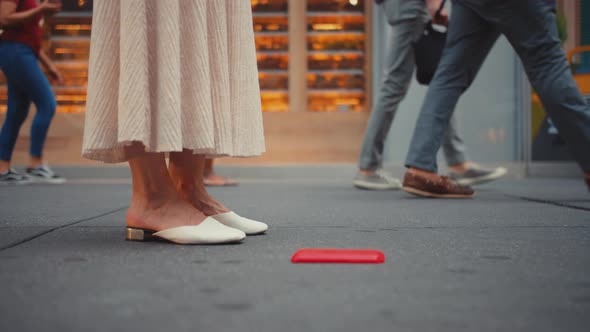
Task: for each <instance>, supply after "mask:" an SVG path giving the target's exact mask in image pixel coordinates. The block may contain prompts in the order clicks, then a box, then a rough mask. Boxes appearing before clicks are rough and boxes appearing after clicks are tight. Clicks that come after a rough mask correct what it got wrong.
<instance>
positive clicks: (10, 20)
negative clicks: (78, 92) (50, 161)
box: [0, 0, 65, 185]
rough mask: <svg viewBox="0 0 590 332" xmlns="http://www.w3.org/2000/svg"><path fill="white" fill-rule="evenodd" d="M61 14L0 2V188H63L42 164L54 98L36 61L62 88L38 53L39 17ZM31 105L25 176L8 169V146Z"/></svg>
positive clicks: (49, 7)
mask: <svg viewBox="0 0 590 332" xmlns="http://www.w3.org/2000/svg"><path fill="white" fill-rule="evenodd" d="M60 10H61V3H60V2H58V1H51V0H44V1H42V2H41V3H40V4H39V5H38V4H37V2H36V1H35V0H0V29H2V30H3V33H2V34H1V35H0V69H1V70H2V72H3V73H4V76H5V77H6V84H7V88H8V102H7V111H6V118H5V119H4V125H3V126H2V130H1V131H0V185H2V184H26V183H29V182H31V181H34V182H43V183H63V182H65V179H64V178H63V177H61V176H59V175H57V174H55V173H54V172H53V171H52V170H51V168H49V166H48V165H47V164H46V163H45V161H44V158H43V147H44V145H45V140H46V138H47V132H48V130H49V126H50V124H51V120H52V119H53V115H54V114H55V108H56V101H55V95H54V94H53V91H52V90H51V85H50V84H49V81H48V80H47V78H46V77H45V74H44V73H43V71H42V70H41V67H40V66H39V63H38V61H40V62H41V63H42V64H43V65H44V66H45V68H46V69H47V72H48V74H49V76H50V78H51V79H52V80H53V81H54V82H56V83H57V84H60V85H62V84H63V78H62V75H61V73H60V72H59V70H58V69H57V68H56V67H55V65H54V64H53V63H52V62H51V60H50V59H49V57H48V56H47V54H45V52H44V51H43V50H42V49H41V27H40V25H41V22H42V21H43V17H44V16H47V15H53V14H56V13H57V12H59V11H60ZM31 103H33V104H35V108H36V114H35V117H34V119H33V124H32V126H31V145H30V151H29V154H30V159H29V163H28V167H27V169H26V175H22V174H19V173H18V172H17V171H15V170H14V169H13V168H12V167H11V166H12V165H11V159H12V154H13V151H14V146H15V144H16V140H17V137H18V134H19V131H20V128H21V126H22V124H23V122H24V121H25V119H26V118H27V115H28V113H29V108H30V106H31Z"/></svg>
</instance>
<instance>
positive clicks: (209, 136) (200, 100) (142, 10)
mask: <svg viewBox="0 0 590 332" xmlns="http://www.w3.org/2000/svg"><path fill="white" fill-rule="evenodd" d="M263 151H264V136H263V130H262V112H261V106H260V91H259V86H258V73H257V66H256V49H255V46H254V31H253V24H252V9H251V5H250V1H249V0H216V1H208V0H166V1H161V0H125V1H119V0H100V1H95V2H94V9H93V25H92V37H91V45H90V67H89V82H88V104H87V115H86V127H85V130H84V147H83V155H84V156H85V157H86V158H90V159H94V160H99V161H103V162H107V163H117V162H129V166H130V168H131V174H132V189H133V194H132V198H131V204H130V207H129V209H128V211H127V216H126V221H127V239H128V240H140V241H141V240H150V239H153V238H160V239H164V240H168V241H170V242H174V243H179V244H206V243H228V242H237V241H241V240H243V239H244V237H245V236H246V234H248V235H249V234H258V233H263V232H265V231H266V229H267V225H266V224H264V223H261V222H257V221H254V220H250V219H246V218H243V217H240V216H239V215H237V214H236V213H234V212H232V211H230V210H229V209H228V208H226V207H225V206H224V205H223V204H222V203H220V202H219V201H217V200H215V199H214V198H213V197H211V196H210V195H209V194H208V193H207V190H206V189H205V187H204V184H203V169H204V165H205V158H207V157H210V158H211V157H216V156H240V157H247V156H255V155H259V154H260V153H262V152H263ZM166 154H169V157H170V160H169V166H167V165H166V161H165V155H166Z"/></svg>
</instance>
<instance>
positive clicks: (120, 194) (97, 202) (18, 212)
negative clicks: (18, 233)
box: [0, 185, 130, 227]
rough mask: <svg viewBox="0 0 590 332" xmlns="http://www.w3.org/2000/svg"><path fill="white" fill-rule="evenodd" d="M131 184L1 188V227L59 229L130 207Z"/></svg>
mask: <svg viewBox="0 0 590 332" xmlns="http://www.w3.org/2000/svg"><path fill="white" fill-rule="evenodd" d="M129 197H130V189H129V186H128V185H118V186H117V185H113V186H104V185H99V186H87V185H86V186H84V185H60V186H49V185H45V186H42V185H39V186H37V185H31V186H22V187H3V188H0V226H2V227H33V226H39V227H59V226H61V225H64V224H67V223H70V222H72V221H75V220H81V219H85V218H90V217H93V216H96V215H99V214H101V213H104V212H106V211H110V210H113V209H116V208H120V207H122V206H124V205H125V204H128V200H129Z"/></svg>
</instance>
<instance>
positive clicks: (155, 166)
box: [126, 153, 206, 231]
mask: <svg viewBox="0 0 590 332" xmlns="http://www.w3.org/2000/svg"><path fill="white" fill-rule="evenodd" d="M129 167H130V168H131V175H132V181H133V184H132V186H133V196H132V198H131V205H130V207H129V210H128V211H127V217H126V219H127V226H129V227H134V228H143V229H148V230H154V231H160V230H164V229H168V228H172V227H178V226H187V225H198V224H200V223H201V222H202V221H203V220H204V219H205V218H206V216H205V215H204V214H203V213H202V212H201V211H199V210H197V209H195V208H194V207H193V206H192V205H191V204H189V203H188V202H186V201H185V200H184V199H183V198H182V197H181V196H180V195H179V194H178V193H177V192H176V189H175V187H174V185H173V183H172V181H171V179H170V176H169V174H168V169H167V168H166V161H165V159H164V154H163V153H144V154H142V155H141V156H140V157H138V158H134V159H131V160H129Z"/></svg>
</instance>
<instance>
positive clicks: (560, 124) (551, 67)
mask: <svg viewBox="0 0 590 332" xmlns="http://www.w3.org/2000/svg"><path fill="white" fill-rule="evenodd" d="M553 9H554V7H553V6H552V5H551V4H548V3H547V2H546V1H534V0H518V1H514V0H493V1H492V0H455V1H454V3H453V17H452V22H451V25H450V27H449V32H448V35H447V42H446V46H445V50H444V52H443V56H442V59H441V61H440V64H439V67H438V69H437V71H436V74H435V76H434V78H433V80H432V82H431V84H430V87H429V89H428V93H427V94H426V98H425V99H424V103H423V105H422V110H421V112H420V115H419V117H418V122H417V123H416V129H415V131H414V136H413V138H412V143H411V145H410V150H409V152H408V156H407V158H406V166H408V167H415V168H419V169H423V170H427V171H433V172H436V171H437V165H436V153H437V151H438V149H439V147H440V144H441V140H442V139H443V136H444V134H445V129H446V127H447V123H448V121H449V119H450V118H451V117H452V115H453V111H454V109H455V105H456V104H457V101H458V100H459V97H460V96H461V94H462V93H463V92H464V91H465V90H466V89H467V88H468V87H469V85H470V84H471V82H472V81H473V79H474V78H475V75H476V74H477V72H478V70H479V68H480V67H481V64H482V63H483V61H484V60H485V58H486V56H487V55H488V53H489V51H490V49H491V48H492V46H493V45H494V43H495V42H496V40H497V39H498V37H499V36H500V34H503V35H504V36H506V38H507V39H508V41H509V42H510V44H511V45H512V47H513V48H514V50H515V51H516V53H518V56H519V57H520V59H521V60H522V62H523V64H524V67H525V70H526V73H527V76H528V78H529V80H530V81H531V84H532V85H533V87H534V89H535V90H536V91H537V93H538V95H539V97H540V99H541V102H542V103H543V106H544V108H545V110H546V111H547V112H548V114H549V116H550V117H551V119H552V120H553V122H554V124H555V126H556V127H557V129H558V130H559V133H560V134H561V135H562V137H563V139H564V140H565V141H566V143H567V144H568V145H569V147H570V148H571V151H572V153H573V155H574V157H575V158H576V160H577V161H578V163H579V164H580V166H581V167H582V169H583V170H584V172H590V107H589V106H588V105H587V104H586V103H585V101H584V99H583V97H582V95H581V93H580V90H579V89H578V87H577V85H576V83H575V81H574V79H573V77H572V74H571V71H570V69H569V67H568V64H567V61H566V57H565V53H564V51H563V50H562V48H561V45H560V41H559V38H558V37H557V34H556V33H555V12H554V10H553Z"/></svg>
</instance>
